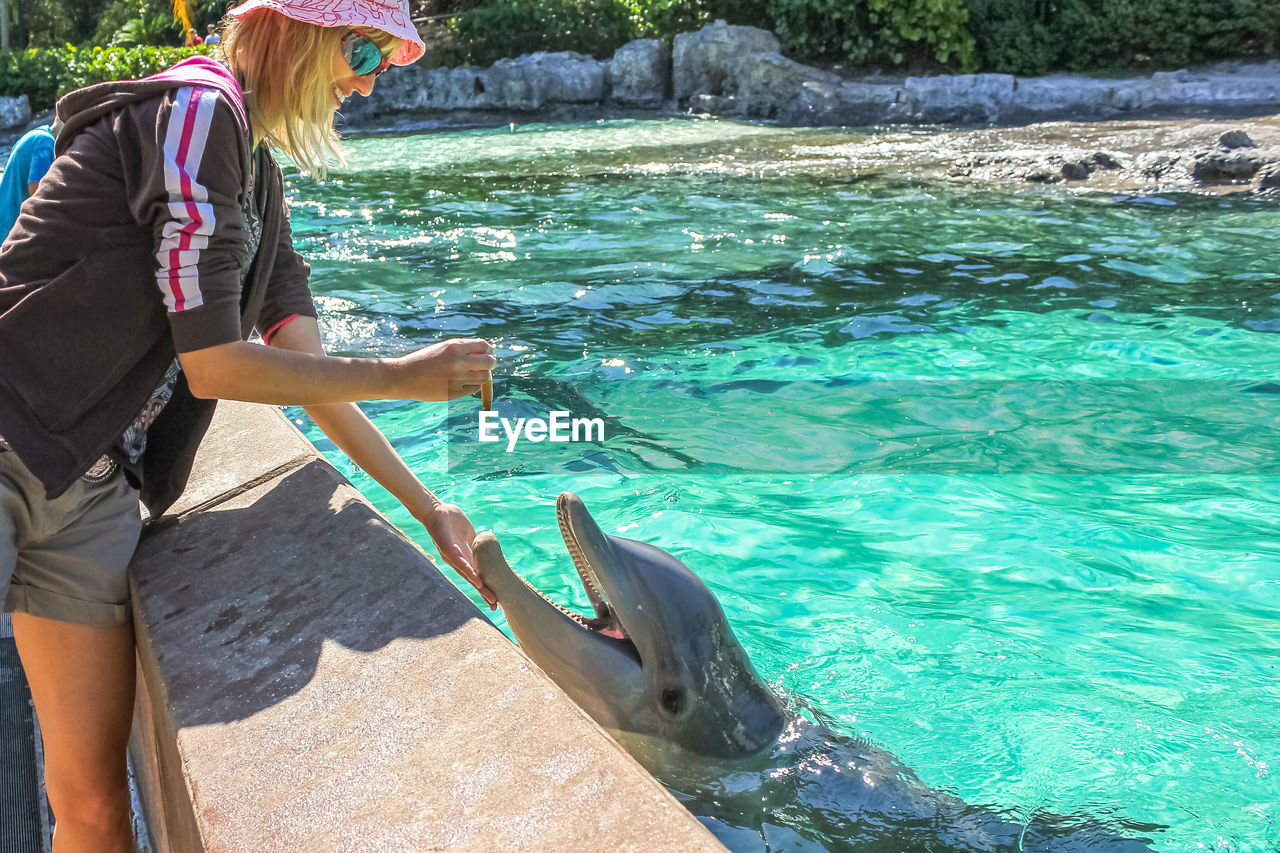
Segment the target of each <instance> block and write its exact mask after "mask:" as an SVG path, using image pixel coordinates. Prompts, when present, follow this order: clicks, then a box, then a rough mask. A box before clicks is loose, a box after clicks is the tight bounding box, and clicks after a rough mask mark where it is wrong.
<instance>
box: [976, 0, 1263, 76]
mask: <svg viewBox="0 0 1280 853" xmlns="http://www.w3.org/2000/svg"><path fill="white" fill-rule="evenodd" d="M968 4H969V13H970V22H971V26H972V29H973V33H974V36H975V38H976V40H977V44H978V61H979V64H980V65H981V67H982V68H983V69H985V70H990V71H1003V72H1008V73H1011V74H1043V73H1044V72H1046V71H1049V70H1052V69H1056V68H1064V69H1069V70H1072V71H1104V72H1117V71H1125V70H1141V69H1145V68H1148V67H1157V68H1170V67H1177V66H1184V65H1192V64H1196V63H1202V62H1213V61H1216V60H1221V59H1230V58H1246V57H1254V56H1268V55H1271V54H1273V53H1274V51H1275V50H1276V49H1277V47H1280V0H1221V2H1218V3H1206V2H1204V0H1053V2H1049V0H968Z"/></svg>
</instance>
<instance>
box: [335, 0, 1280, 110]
mask: <svg viewBox="0 0 1280 853" xmlns="http://www.w3.org/2000/svg"><path fill="white" fill-rule="evenodd" d="M780 50H781V45H780V43H779V42H778V39H777V37H776V36H775V35H774V34H773V33H771V32H769V31H767V30H761V29H757V28H755V27H746V26H730V25H727V24H725V23H724V22H723V21H717V22H716V23H714V24H708V25H707V26H705V27H703V28H702V29H701V30H699V31H697V32H693V33H682V34H680V35H678V36H676V37H675V39H674V42H673V45H672V47H671V48H670V49H668V48H667V47H666V45H664V44H662V43H661V42H658V41H655V40H652V39H643V40H640V41H634V42H631V43H630V44H627V45H624V46H623V47H621V48H619V49H618V51H617V52H616V53H615V54H614V56H613V57H612V58H611V59H608V60H597V59H593V58H591V57H589V56H584V55H582V54H577V53H534V54H529V55H526V56H521V57H517V58H515V59H503V60H499V61H498V62H495V63H494V64H493V65H491V66H489V67H488V68H470V67H461V68H423V67H418V66H414V67H410V68H404V69H397V71H396V72H395V73H393V74H388V75H386V76H385V77H384V78H383V80H381V81H379V84H378V86H377V88H376V89H375V91H374V93H373V95H372V96H371V97H370V98H368V99H365V100H363V101H362V102H359V103H351V104H349V106H348V107H347V108H346V109H345V110H344V115H346V117H347V121H348V123H349V125H350V126H351V127H353V128H361V127H366V128H367V127H369V126H371V125H377V124H379V123H385V122H386V120H387V119H389V118H391V119H397V118H403V117H406V116H415V117H417V118H419V119H429V118H434V119H436V120H446V119H448V118H449V117H458V118H464V119H465V120H468V121H477V120H479V119H482V118H484V117H486V116H487V117H490V118H492V119H494V120H497V119H504V118H505V119H507V120H524V121H527V120H530V118H532V117H534V116H536V117H538V118H543V117H545V116H546V115H547V114H551V115H555V116H565V115H568V116H573V117H577V118H580V119H590V118H595V117H599V116H601V115H612V114H614V113H615V112H617V111H619V110H622V111H643V112H645V113H648V114H651V115H676V114H681V113H686V112H689V113H694V114H707V115H714V116H720V117H724V118H740V119H757V120H764V121H771V122H777V123H779V124H782V125H788V126H825V125H842V126H849V127H866V126H873V125H920V124H929V125H934V124H961V125H969V124H1005V125H1014V124H1029V123H1033V122H1043V121H1063V120H1068V121H1071V120H1074V121H1100V120H1114V119H1121V118H1155V117H1163V118H1171V117H1188V116H1193V115H1197V114H1199V115H1206V114H1209V113H1213V114H1217V115H1221V114H1224V113H1232V114H1234V115H1270V114H1274V113H1276V112H1280V60H1273V61H1271V62H1265V63H1255V64H1244V63H1226V64H1223V65H1219V66H1216V67H1214V68H1212V69H1207V70H1201V71H1190V70H1186V69H1183V70H1178V71H1162V72H1156V73H1154V74H1151V75H1149V76H1146V77H1134V78H1129V79H1118V80H1115V79H1113V80H1104V79H1096V78H1092V77H1083V76H1074V75H1050V76H1045V77H1035V78H1020V77H1014V76H1012V75H1008V74H961V75H938V76H933V77H903V78H891V77H884V76H875V77H861V78H845V77H842V76H840V75H838V74H835V73H833V72H831V71H827V70H823V69H819V68H812V67H809V66H806V65H801V64H800V63H798V62H795V61H793V60H791V59H788V58H786V57H784V56H783V55H782V54H781V53H780V52H779V51H780ZM534 120H537V119H534Z"/></svg>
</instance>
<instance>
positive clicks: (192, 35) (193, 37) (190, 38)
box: [182, 27, 204, 47]
mask: <svg viewBox="0 0 1280 853" xmlns="http://www.w3.org/2000/svg"><path fill="white" fill-rule="evenodd" d="M202 44H204V39H202V38H200V33H198V32H196V28H195V27H187V38H186V40H185V41H184V42H183V43H182V46H183V47H196V46H197V45H202Z"/></svg>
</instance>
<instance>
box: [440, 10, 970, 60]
mask: <svg viewBox="0 0 1280 853" xmlns="http://www.w3.org/2000/svg"><path fill="white" fill-rule="evenodd" d="M967 16H968V11H967V10H966V8H965V5H964V0H495V2H492V3H489V4H487V5H480V6H474V7H472V8H470V9H467V10H466V11H464V12H462V13H461V14H459V15H458V16H457V17H456V18H454V19H453V21H452V22H451V23H450V26H449V37H450V47H448V48H446V49H445V50H444V51H443V52H442V54H441V59H442V60H443V61H444V62H446V63H449V64H462V63H465V64H472V65H487V64H489V63H491V62H493V61H494V60H496V59H500V58H502V57H508V56H519V55H520V54H522V53H532V52H534V51H538V50H574V51H578V52H580V53H588V54H591V55H593V56H596V57H600V58H607V57H609V56H611V55H612V54H613V52H614V51H615V50H616V49H617V48H619V47H620V46H622V45H623V44H625V43H626V42H627V41H630V40H631V39H634V38H640V37H642V36H643V37H651V38H663V39H670V38H671V37H673V36H675V35H677V34H678V33H682V32H689V31H691V30H696V29H698V28H699V27H701V26H702V25H704V24H707V23H709V22H711V21H713V20H715V19H717V18H723V19H724V20H726V21H728V22H729V23H731V24H751V25H754V26H761V25H762V24H763V25H764V26H766V27H772V28H773V29H774V30H775V31H776V32H777V33H778V36H779V37H780V38H781V39H782V41H783V43H784V44H785V45H786V48H787V51H788V53H790V54H791V55H792V56H795V57H796V58H797V59H801V60H818V61H822V60H833V61H840V60H852V61H854V62H857V63H859V64H889V65H896V64H901V63H902V62H904V61H908V60H909V61H912V62H939V63H943V64H950V65H952V66H954V67H956V68H964V69H967V68H968V67H969V66H970V65H971V64H972V61H973V38H972V37H971V36H970V35H969V30H968V27H967V20H968V17H967Z"/></svg>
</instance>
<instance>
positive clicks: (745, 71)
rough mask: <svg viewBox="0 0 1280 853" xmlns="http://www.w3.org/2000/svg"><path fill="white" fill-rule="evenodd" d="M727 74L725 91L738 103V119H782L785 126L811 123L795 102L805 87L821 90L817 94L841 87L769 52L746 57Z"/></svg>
mask: <svg viewBox="0 0 1280 853" xmlns="http://www.w3.org/2000/svg"><path fill="white" fill-rule="evenodd" d="M726 71H727V73H726V77H725V82H724V91H725V94H726V95H732V96H734V97H735V98H736V99H737V110H738V113H737V114H738V115H742V116H745V117H747V118H764V119H776V118H783V119H784V120H785V121H786V122H787V123H788V124H808V123H811V122H806V121H805V119H806V118H807V116H806V115H804V113H805V112H806V110H805V107H804V106H802V105H801V104H800V103H799V102H798V96H799V95H800V94H801V93H802V92H804V90H805V86H806V85H807V84H810V83H813V84H817V86H818V87H821V88H819V89H818V90H815V91H817V92H823V91H825V92H832V91H833V90H834V91H837V92H838V89H839V86H840V83H841V79H840V75H838V74H832V73H831V72H829V71H821V70H819V69H817V68H811V67H809V66H808V65H801V64H800V63H799V62H795V61H794V60H790V59H787V58H786V57H784V56H783V55H782V54H780V53H775V52H772V51H770V52H766V53H748V54H745V55H743V56H741V57H739V58H738V59H737V61H735V62H732V63H730V65H729V67H728V68H727V70H726ZM784 114H785V115H784Z"/></svg>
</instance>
